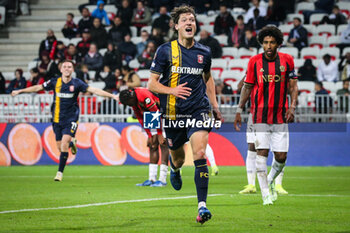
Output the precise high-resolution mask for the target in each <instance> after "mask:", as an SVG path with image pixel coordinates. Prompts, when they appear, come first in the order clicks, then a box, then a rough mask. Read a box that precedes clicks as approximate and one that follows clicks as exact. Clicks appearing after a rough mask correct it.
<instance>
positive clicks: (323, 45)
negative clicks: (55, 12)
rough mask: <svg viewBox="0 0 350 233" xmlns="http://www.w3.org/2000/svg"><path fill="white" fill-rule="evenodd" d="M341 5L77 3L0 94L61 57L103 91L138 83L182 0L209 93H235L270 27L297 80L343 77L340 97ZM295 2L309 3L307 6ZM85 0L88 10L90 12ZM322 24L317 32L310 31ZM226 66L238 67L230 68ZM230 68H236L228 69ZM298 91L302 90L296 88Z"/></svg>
mask: <svg viewBox="0 0 350 233" xmlns="http://www.w3.org/2000/svg"><path fill="white" fill-rule="evenodd" d="M341 2H342V1H340V2H336V1H334V0H318V1H315V2H312V1H311V2H303V1H300V2H297V3H296V2H295V1H294V0H288V1H277V0H268V1H267V0H266V1H265V0H264V1H263V0H261V1H259V0H252V1H251V2H248V1H240V0H235V1H228V0H221V1H211V0H196V1H191V0H189V1H184V0H175V1H174V0H163V1H152V0H149V1H141V0H138V1H135V0H108V1H107V2H106V3H105V2H104V1H102V0H99V1H96V0H89V2H87V3H86V4H83V5H80V6H77V7H78V8H79V10H80V13H81V15H80V16H74V14H72V13H70V12H67V15H66V23H65V24H64V25H62V34H63V35H64V38H57V37H56V36H55V33H54V31H53V30H51V29H48V31H47V35H46V38H45V39H43V40H42V42H41V43H40V47H39V51H38V59H37V63H36V67H32V68H31V69H30V78H29V79H28V77H26V78H27V80H26V78H24V77H23V70H21V69H17V70H16V71H15V75H14V76H15V77H14V79H13V80H12V81H11V82H10V83H7V84H5V79H4V78H3V76H2V75H1V72H0V93H11V91H12V90H16V89H20V88H24V87H26V86H31V85H35V84H40V83H43V82H44V81H46V80H48V79H50V78H52V77H55V76H59V75H60V72H59V70H60V69H59V66H60V62H61V61H63V60H65V59H69V60H72V61H74V62H75V63H76V67H75V75H76V77H77V78H79V79H81V80H83V81H84V82H86V83H89V82H96V81H100V82H104V83H105V90H107V91H109V92H113V93H118V92H120V91H121V90H124V89H126V88H129V87H137V86H143V85H145V81H147V77H140V75H139V71H141V70H148V69H149V68H150V66H151V63H152V60H153V58H154V56H155V54H156V50H157V48H158V46H159V45H161V44H162V43H164V42H167V41H171V40H174V39H176V38H177V35H176V32H175V30H174V27H173V26H174V23H173V22H172V20H171V17H170V14H169V12H170V11H171V10H172V9H173V7H175V6H178V5H181V4H184V3H187V4H190V5H192V6H193V7H194V8H195V10H196V13H197V14H198V17H197V34H196V35H197V36H196V39H197V40H198V41H199V42H200V43H202V44H204V45H207V46H209V47H210V48H211V51H212V57H213V58H214V59H213V63H212V70H213V76H214V78H215V79H216V80H217V81H216V89H217V90H216V91H217V94H233V93H236V90H237V88H236V87H237V85H236V83H238V81H239V80H240V79H241V78H242V76H243V74H244V71H245V70H246V67H244V65H242V64H246V62H245V61H244V60H247V58H249V57H250V56H252V55H254V54H256V53H257V52H258V51H259V52H261V50H259V49H261V48H260V45H259V43H258V42H257V39H256V35H257V33H258V32H259V30H260V29H261V28H263V27H264V26H266V25H269V24H273V25H276V26H277V27H279V28H280V29H281V31H282V32H283V34H284V35H285V43H284V44H283V47H282V48H281V52H282V50H283V49H285V50H283V52H287V53H290V54H292V55H293V57H294V58H295V59H296V64H295V66H296V68H297V70H298V76H299V81H309V82H310V81H311V82H315V83H317V85H315V90H311V92H315V93H327V94H328V93H330V90H326V91H325V92H322V91H321V92H320V91H319V89H320V88H321V90H322V89H325V88H324V87H323V85H322V82H337V81H344V83H343V87H342V88H341V89H339V92H337V93H341V94H343V95H344V94H346V95H348V94H349V88H347V89H346V90H345V89H344V88H346V86H348V82H347V80H349V79H350V71H349V70H350V50H349V48H348V47H350V24H349V23H348V19H349V17H350V12H349V9H343V8H340V7H339V6H338V5H337V4H340V3H341ZM303 4H304V5H305V4H306V5H305V6H310V5H307V4H312V5H313V7H311V8H313V10H310V8H309V7H305V6H304V5H303ZM92 5H95V7H94V9H93V10H92V11H90V10H89V9H91V6H92ZM107 6H108V9H107ZM110 6H112V7H110ZM295 6H296V9H295ZM302 6H304V7H302ZM106 9H107V10H106ZM110 9H114V11H113V10H112V11H111V10H110ZM294 9H295V10H294ZM320 13H323V14H322V15H321V16H322V17H318V18H317V20H315V19H314V18H313V15H315V14H316V15H319V14H320ZM322 27H323V28H324V29H325V30H323V31H320V30H318V29H320V28H322ZM336 29H337V30H336ZM336 31H337V32H336ZM316 37H318V38H321V39H322V40H323V41H321V40H320V39H319V40H316V39H317V38H316ZM334 37H336V38H337V40H336V42H335V43H331V42H330V38H334ZM326 41H327V42H328V43H327V42H326ZM294 48H296V49H297V50H295V49H294ZM293 49H294V50H293ZM319 49H321V53H319ZM334 49H335V50H336V53H333V51H335V50H334ZM237 51H238V52H237ZM241 51H242V52H244V53H241ZM323 51H324V52H323ZM316 52H317V53H319V55H318V56H316V55H315V54H316ZM230 53H231V54H230ZM298 58H300V59H298ZM318 58H322V59H318ZM231 63H232V64H236V63H241V64H240V65H239V66H238V68H237V67H235V66H232V65H231ZM302 63H303V64H302ZM218 64H220V65H218ZM221 64H223V65H221ZM242 66H243V67H242ZM236 70H239V71H240V73H237V72H234V71H236ZM216 71H219V72H216ZM223 71H225V72H226V75H224V72H223ZM238 74H242V75H238ZM230 81H231V82H230ZM232 81H233V82H232ZM301 83H302V82H301ZM6 86H7V87H6ZM300 89H301V91H303V86H302V85H301V88H300ZM308 91H309V92H310V90H308Z"/></svg>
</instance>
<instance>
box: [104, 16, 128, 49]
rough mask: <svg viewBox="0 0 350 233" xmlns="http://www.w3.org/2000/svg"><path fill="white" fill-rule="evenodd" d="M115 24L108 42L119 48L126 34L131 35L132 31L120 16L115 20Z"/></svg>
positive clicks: (110, 31)
mask: <svg viewBox="0 0 350 233" xmlns="http://www.w3.org/2000/svg"><path fill="white" fill-rule="evenodd" d="M113 23H114V26H113V27H112V28H111V29H110V30H109V32H108V40H109V41H110V42H113V44H114V45H117V46H118V45H120V43H122V42H123V41H124V36H125V35H126V34H131V31H130V28H129V27H128V26H126V25H125V24H124V22H123V21H122V19H121V18H120V17H119V16H116V17H115V18H114V20H113Z"/></svg>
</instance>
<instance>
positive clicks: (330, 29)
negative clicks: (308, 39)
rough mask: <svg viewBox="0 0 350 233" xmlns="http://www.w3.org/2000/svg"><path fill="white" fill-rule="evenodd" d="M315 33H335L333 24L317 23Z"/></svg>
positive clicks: (320, 34) (329, 34) (328, 34)
mask: <svg viewBox="0 0 350 233" xmlns="http://www.w3.org/2000/svg"><path fill="white" fill-rule="evenodd" d="M316 35H319V36H322V35H327V37H328V36H331V35H335V26H334V25H331V24H322V25H318V26H317V27H316Z"/></svg>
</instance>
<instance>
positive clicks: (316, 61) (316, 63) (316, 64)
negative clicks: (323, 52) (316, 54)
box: [312, 59, 323, 69]
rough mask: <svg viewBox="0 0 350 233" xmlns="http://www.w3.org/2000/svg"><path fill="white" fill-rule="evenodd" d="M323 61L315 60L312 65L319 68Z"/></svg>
mask: <svg viewBox="0 0 350 233" xmlns="http://www.w3.org/2000/svg"><path fill="white" fill-rule="evenodd" d="M322 61H323V60H322V59H314V60H312V64H313V65H314V66H315V67H316V69H317V67H318V65H319V64H320V63H321V62H322Z"/></svg>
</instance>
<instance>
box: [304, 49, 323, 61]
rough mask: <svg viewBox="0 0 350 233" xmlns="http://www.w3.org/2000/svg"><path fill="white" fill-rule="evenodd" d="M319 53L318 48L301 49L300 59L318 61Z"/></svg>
mask: <svg viewBox="0 0 350 233" xmlns="http://www.w3.org/2000/svg"><path fill="white" fill-rule="evenodd" d="M319 53H320V50H319V49H318V48H312V47H306V48H302V49H301V51H300V58H302V59H307V58H310V59H318V58H319V57H320V55H319Z"/></svg>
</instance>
